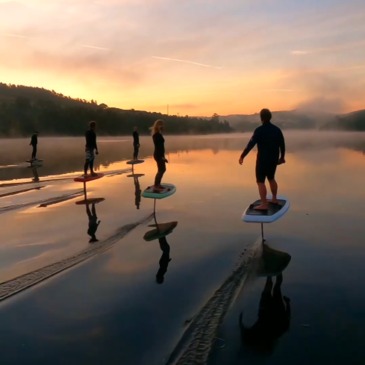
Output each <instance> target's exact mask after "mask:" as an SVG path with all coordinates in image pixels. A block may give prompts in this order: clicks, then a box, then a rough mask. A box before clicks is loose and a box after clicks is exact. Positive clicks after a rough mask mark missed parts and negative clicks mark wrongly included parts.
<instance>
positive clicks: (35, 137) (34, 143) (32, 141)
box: [29, 134, 38, 146]
mask: <svg viewBox="0 0 365 365" xmlns="http://www.w3.org/2000/svg"><path fill="white" fill-rule="evenodd" d="M37 143H38V137H37V135H36V134H33V135H32V138H31V140H30V143H29V144H31V145H32V146H36V145H37Z"/></svg>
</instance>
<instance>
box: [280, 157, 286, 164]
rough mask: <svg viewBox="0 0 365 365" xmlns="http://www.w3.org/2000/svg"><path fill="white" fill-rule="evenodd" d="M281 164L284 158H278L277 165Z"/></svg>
mask: <svg viewBox="0 0 365 365" xmlns="http://www.w3.org/2000/svg"><path fill="white" fill-rule="evenodd" d="M283 163H285V158H284V157H281V158H279V161H278V165H281V164H283Z"/></svg>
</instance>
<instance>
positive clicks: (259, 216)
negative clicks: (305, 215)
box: [242, 197, 290, 223]
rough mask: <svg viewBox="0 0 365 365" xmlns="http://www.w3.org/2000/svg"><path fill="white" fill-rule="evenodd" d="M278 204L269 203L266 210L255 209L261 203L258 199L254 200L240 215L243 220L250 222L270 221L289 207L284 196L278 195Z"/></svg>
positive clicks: (279, 216)
mask: <svg viewBox="0 0 365 365" xmlns="http://www.w3.org/2000/svg"><path fill="white" fill-rule="evenodd" d="M278 201H279V204H272V203H269V208H268V209H267V210H256V209H254V207H255V206H258V205H260V204H261V201H260V200H256V201H255V202H253V203H252V204H250V205H249V207H248V208H247V209H246V210H245V212H244V213H243V215H242V220H243V221H244V222H251V223H272V222H275V221H276V220H278V219H279V218H281V217H282V216H283V215H284V214H285V213H286V212H287V211H288V209H289V206H290V203H289V200H287V199H286V198H284V197H278Z"/></svg>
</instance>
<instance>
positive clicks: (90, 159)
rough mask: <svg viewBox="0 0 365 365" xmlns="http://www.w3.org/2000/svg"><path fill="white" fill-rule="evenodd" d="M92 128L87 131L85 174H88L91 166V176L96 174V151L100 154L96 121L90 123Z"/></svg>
mask: <svg viewBox="0 0 365 365" xmlns="http://www.w3.org/2000/svg"><path fill="white" fill-rule="evenodd" d="M89 126H90V129H88V130H87V131H86V132H85V139H86V145H85V155H86V156H85V157H86V158H85V165H84V174H85V176H86V175H87V170H88V168H89V167H90V174H91V176H95V175H96V173H95V172H94V159H95V155H94V151H95V154H99V151H98V146H97V144H96V134H95V127H96V123H95V122H94V121H92V122H90V123H89Z"/></svg>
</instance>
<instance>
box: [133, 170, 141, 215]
mask: <svg viewBox="0 0 365 365" xmlns="http://www.w3.org/2000/svg"><path fill="white" fill-rule="evenodd" d="M133 179H134V187H135V190H134V194H135V204H136V208H137V209H139V206H140V204H141V193H142V190H141V187H140V185H139V180H138V176H133Z"/></svg>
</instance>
